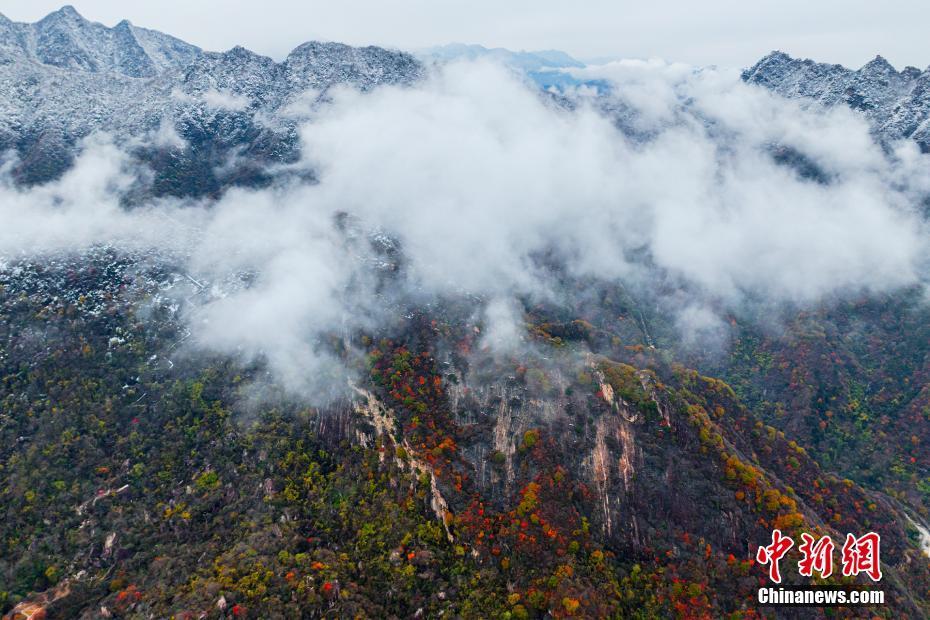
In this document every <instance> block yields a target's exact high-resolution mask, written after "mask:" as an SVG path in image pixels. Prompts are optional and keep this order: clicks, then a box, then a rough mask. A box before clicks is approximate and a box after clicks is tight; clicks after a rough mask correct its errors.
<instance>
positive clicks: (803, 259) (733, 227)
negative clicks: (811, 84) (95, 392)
mask: <svg viewBox="0 0 930 620" xmlns="http://www.w3.org/2000/svg"><path fill="white" fill-rule="evenodd" d="M578 77H580V78H590V79H599V80H608V81H609V82H610V83H611V84H612V91H611V93H609V94H607V95H597V94H595V93H589V92H586V91H585V89H584V87H581V88H579V89H578V90H577V91H576V92H572V93H568V94H567V95H558V96H552V97H550V96H548V95H544V94H540V93H539V92H538V91H536V90H534V89H533V88H532V87H530V86H528V85H526V84H525V83H524V82H523V81H522V80H521V79H519V78H518V77H516V76H514V75H513V74H511V73H510V72H508V71H507V70H505V69H503V68H501V67H498V66H494V65H490V64H483V63H464V64H453V65H449V66H446V67H444V68H442V69H440V70H437V71H436V72H435V73H434V74H432V75H431V76H430V77H429V78H428V79H426V80H425V81H424V82H423V83H421V84H419V85H418V86H416V87H413V88H403V87H383V88H380V89H376V90H375V91H373V92H370V93H367V94H362V93H359V92H356V91H352V90H349V89H346V90H341V91H335V92H332V93H331V95H332V102H331V103H328V104H327V105H325V106H323V107H322V108H320V109H318V110H317V111H316V112H314V114H313V116H312V117H311V118H310V120H308V121H307V122H306V123H305V124H304V125H303V127H302V130H301V136H302V143H303V159H302V161H301V162H300V163H299V164H298V166H301V167H306V168H308V169H312V170H314V171H315V176H316V178H318V179H319V183H316V184H307V183H303V184H300V183H295V182H293V181H290V182H288V183H286V184H280V185H276V186H274V187H271V188H269V189H263V190H243V189H235V190H231V191H229V192H227V193H226V194H225V195H224V196H223V197H222V198H220V199H219V200H217V201H213V202H210V203H206V202H204V203H198V204H193V205H192V204H180V203H178V202H176V201H167V200H160V201H157V202H155V203H152V204H148V205H145V206H142V207H135V208H133V209H131V210H127V209H125V208H123V207H122V206H121V197H122V196H123V195H125V193H126V192H128V191H131V189H132V188H133V187H134V186H138V185H139V184H140V183H142V184H144V183H145V173H144V171H140V170H138V169H136V168H135V167H134V165H133V164H132V163H131V162H132V160H131V158H129V157H128V156H127V155H126V154H125V153H124V151H123V150H121V148H119V147H117V146H115V145H114V143H113V142H112V141H111V140H108V139H106V138H105V137H94V138H91V139H89V140H88V141H87V142H86V143H85V145H84V152H83V154H82V155H81V156H80V158H79V159H78V161H77V164H76V166H75V167H74V168H73V169H72V170H70V171H69V172H68V173H67V174H65V176H64V177H63V178H62V179H60V180H59V181H56V182H53V183H50V184H48V185H45V186H42V187H37V188H33V189H29V190H25V189H21V188H17V187H15V186H14V185H13V184H12V182H11V181H9V177H8V175H6V177H7V180H6V181H5V182H4V183H3V186H2V188H0V222H2V223H3V224H2V226H0V255H7V256H35V255H39V254H43V253H46V252H52V251H60V250H78V249H80V248H81V247H86V246H88V245H93V244H100V243H107V244H112V245H116V246H120V245H124V246H129V247H134V248H158V249H163V250H166V251H169V252H171V253H173V254H175V255H176V256H177V257H180V258H181V260H183V261H184V263H185V264H186V266H187V268H188V269H189V270H190V273H191V274H192V275H194V276H195V277H198V278H204V279H208V280H214V281H219V280H223V279H224V278H228V277H229V276H230V274H235V273H240V272H243V273H249V274H253V275H254V278H253V279H252V280H251V284H250V285H249V286H244V287H241V288H238V289H236V290H232V291H228V292H227V294H225V295H219V296H216V297H214V298H212V299H211V300H209V301H207V302H205V304H204V305H203V306H201V307H199V308H197V311H196V312H194V313H191V321H192V331H193V333H194V336H195V338H196V339H197V341H198V342H200V343H201V344H202V345H204V346H206V347H209V348H211V349H215V350H220V351H224V352H235V353H239V354H242V355H245V356H252V355H257V354H262V355H265V356H266V357H267V359H268V361H269V363H270V364H271V366H272V368H273V369H274V370H276V371H277V372H278V375H279V377H280V378H281V379H282V380H283V381H284V382H285V383H286V384H288V385H290V386H292V387H300V386H301V385H302V384H303V383H304V382H306V380H307V377H308V375H311V374H314V373H319V372H329V371H331V367H329V365H328V363H327V362H328V360H327V359H326V357H325V354H322V353H320V352H319V351H318V350H316V349H315V347H314V346H312V343H314V342H315V341H316V340H317V339H318V338H320V337H321V335H322V334H325V333H330V332H333V331H342V330H352V329H355V328H358V327H361V326H373V325H378V324H379V323H380V322H381V321H384V320H386V319H388V318H391V316H392V312H393V310H392V309H391V303H392V300H396V299H401V298H403V299H407V300H417V301H421V302H429V301H432V300H435V299H436V298H439V297H441V296H448V295H459V294H470V295H478V296H480V297H482V298H484V299H488V300H493V303H492V304H491V306H490V309H489V312H488V316H489V324H491V325H492V327H493V330H494V333H493V338H492V340H494V342H496V343H498V344H497V345H495V346H500V343H506V342H511V341H514V340H515V339H518V338H517V337H518V334H517V333H515V332H514V331H513V329H512V328H511V327H508V325H507V321H508V320H512V319H514V318H516V315H517V314H518V313H516V312H515V311H514V304H513V301H512V300H514V299H516V298H517V297H521V298H526V297H538V298H547V297H552V296H555V297H557V296H558V295H559V291H558V288H557V287H556V286H555V284H554V282H555V279H554V278H553V277H552V273H551V268H552V267H551V266H552V265H553V264H556V265H558V266H559V268H560V269H562V270H564V271H566V272H567V273H569V274H570V275H573V276H578V277H584V276H591V277H594V278H597V279H600V280H606V281H623V282H625V283H627V284H631V285H635V286H647V287H648V286H649V283H650V282H653V281H658V280H662V281H664V282H669V281H672V282H676V283H678V285H679V286H680V288H681V290H684V291H686V294H685V295H684V297H683V299H682V311H681V312H680V316H679V317H678V324H679V325H680V326H681V327H682V330H683V331H688V330H690V329H692V328H693V329H698V328H700V329H702V330H704V331H715V330H718V329H719V327H720V325H718V322H716V321H715V315H714V314H713V313H712V312H711V311H710V310H708V308H710V307H714V308H728V309H732V308H737V307H739V306H740V305H741V304H742V303H743V302H744V300H745V299H746V298H747V297H749V298H753V299H762V300H764V301H766V302H767V303H774V304H778V303H784V302H789V303H796V304H811V303H816V302H818V301H819V300H821V299H823V298H824V297H826V296H833V295H843V294H860V293H863V292H866V293H868V292H883V291H888V290H893V289H895V288H898V287H904V286H910V285H915V284H921V283H923V281H924V279H925V278H926V276H927V271H926V267H925V263H926V257H927V246H926V242H925V241H924V239H925V238H926V234H925V224H924V221H923V218H922V216H921V215H920V213H919V212H918V210H917V204H918V199H920V198H921V197H922V196H924V195H925V194H926V192H927V191H928V188H930V187H928V186H930V183H928V179H930V166H928V161H927V157H926V156H922V155H920V154H919V153H918V152H917V149H916V147H915V146H914V145H912V144H900V145H898V146H897V147H896V150H895V151H894V152H893V153H891V154H888V153H885V152H883V150H882V149H881V148H880V147H878V146H877V145H875V144H874V143H873V141H872V139H871V138H870V136H869V133H868V127H867V126H866V124H865V122H864V121H863V120H862V119H861V118H860V117H858V116H856V115H855V114H854V113H853V112H851V111H848V110H841V109H834V110H831V111H811V110H803V109H802V108H801V107H800V106H799V105H798V104H796V103H794V102H791V101H786V100H784V99H780V98H778V97H776V96H774V95H772V94H770V93H768V92H766V91H764V90H762V89H759V88H756V87H752V86H747V85H745V84H743V83H741V82H740V80H739V77H738V75H737V74H736V73H729V72H720V71H716V70H694V69H693V68H690V67H685V66H679V65H669V64H665V63H658V62H640V61H636V62H618V63H612V64H609V65H605V66H601V67H593V68H588V69H584V70H580V71H579V72H578ZM168 130H170V127H169V128H167V129H165V128H162V130H161V131H159V135H162V134H166V135H167V134H169V133H171V132H170V131H168ZM156 138H157V136H156ZM176 138H177V136H176V135H175V134H172V142H176ZM153 139H155V138H153ZM374 232H380V233H383V234H384V235H385V237H384V238H385V239H386V238H390V240H391V241H390V242H387V241H385V243H386V244H387V245H385V243H383V244H382V245H381V246H378V244H375V246H374V247H375V249H373V246H372V245H371V243H369V238H368V237H367V236H366V235H368V234H369V233H374ZM391 243H394V244H396V246H397V247H398V248H399V252H398V254H397V255H394V254H392V253H391V251H390V247H389V246H390V244H391ZM378 247H380V250H378ZM379 261H381V262H384V261H387V262H392V261H393V262H398V263H399V264H400V265H401V267H400V270H399V271H395V273H394V276H393V279H392V280H391V281H390V284H389V285H387V286H384V280H383V277H382V276H383V273H384V271H385V270H384V269H381V270H379V268H378V263H379ZM379 274H380V275H379ZM685 335H686V336H688V334H685ZM686 340H687V338H686Z"/></svg>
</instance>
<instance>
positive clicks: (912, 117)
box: [743, 52, 930, 152]
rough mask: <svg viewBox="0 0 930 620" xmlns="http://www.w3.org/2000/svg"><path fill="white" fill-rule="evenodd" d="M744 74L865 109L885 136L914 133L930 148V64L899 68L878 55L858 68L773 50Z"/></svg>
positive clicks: (828, 102) (783, 89)
mask: <svg viewBox="0 0 930 620" xmlns="http://www.w3.org/2000/svg"><path fill="white" fill-rule="evenodd" d="M743 79H744V80H745V81H746V82H749V83H751V84H759V85H760V86H764V87H766V88H769V89H771V90H773V91H775V92H777V93H779V94H781V95H784V96H785V97H791V98H800V99H810V100H811V101H812V102H816V103H818V104H820V105H824V106H828V107H829V106H835V105H847V106H849V107H850V108H852V109H854V110H857V111H859V112H861V113H862V114H863V115H864V116H865V117H866V118H867V119H868V120H869V122H870V123H871V124H872V126H873V127H874V129H875V132H876V135H878V136H879V137H881V138H882V139H884V140H888V141H890V140H898V139H902V138H910V139H913V140H915V141H916V142H917V143H918V144H919V145H920V147H921V149H923V150H924V151H925V152H926V151H928V150H930V69H924V70H920V69H917V68H916V67H905V68H904V69H902V70H901V71H898V70H896V69H895V68H894V67H892V66H891V64H889V62H888V61H887V60H885V59H884V58H882V57H881V56H876V57H875V59H874V60H872V61H870V62H868V63H867V64H865V65H864V66H863V67H862V68H860V69H858V70H853V69H847V68H846V67H843V66H841V65H830V64H826V63H818V62H814V61H813V60H809V59H805V60H801V59H798V58H792V57H791V56H789V55H788V54H785V53H783V52H772V53H771V54H769V55H768V56H766V57H765V58H763V59H761V60H760V61H759V62H757V63H756V64H755V65H753V66H752V67H750V68H749V69H746V70H745V71H744V72H743Z"/></svg>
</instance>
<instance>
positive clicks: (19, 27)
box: [0, 6, 423, 182]
mask: <svg viewBox="0 0 930 620" xmlns="http://www.w3.org/2000/svg"><path fill="white" fill-rule="evenodd" d="M422 72H423V68H422V65H421V64H420V62H419V61H417V60H416V59H415V58H414V57H413V56H411V55H409V54H406V53H403V52H398V51H391V50H386V49H382V48H378V47H365V48H354V47H350V46H347V45H342V44H339V43H320V42H310V43H305V44H303V45H301V46H299V47H298V48H296V49H295V50H294V51H293V52H291V54H290V55H289V56H288V57H287V58H286V59H285V60H284V61H283V62H280V63H279V62H275V61H274V60H272V59H271V58H267V57H265V56H261V55H259V54H255V53H254V52H251V51H249V50H247V49H245V48H242V47H235V48H233V49H231V50H229V51H227V52H220V53H217V52H205V51H203V50H201V49H199V48H197V47H195V46H193V45H189V44H187V43H185V42H183V41H180V40H179V39H175V38H174V37H170V36H168V35H165V34H162V33H159V32H156V31H153V30H146V29H144V28H137V27H136V26H133V25H132V24H130V23H129V22H128V21H122V22H120V23H119V24H117V25H116V26H114V27H112V28H109V27H107V26H104V25H102V24H98V23H94V22H90V21H88V20H86V19H84V18H83V17H81V16H80V15H79V14H78V13H77V11H75V10H74V8H72V7H70V6H66V7H64V8H62V9H60V10H58V11H55V12H54V13H51V14H50V15H48V16H47V17H45V18H43V19H42V20H40V21H38V22H36V23H34V24H24V23H17V22H13V21H11V20H9V19H7V18H6V17H4V16H2V15H0V92H3V93H4V94H5V96H3V97H0V152H3V151H7V150H13V151H14V152H15V153H16V154H17V156H18V158H19V160H20V162H22V163H21V167H20V169H19V170H18V173H19V175H20V177H21V178H23V179H24V180H25V181H26V182H42V181H44V180H47V179H49V178H54V177H55V176H56V175H57V174H60V172H61V171H62V170H63V169H64V168H65V167H67V165H68V164H69V162H70V155H69V154H68V153H69V151H70V150H71V149H72V147H73V146H74V144H75V143H76V141H77V140H79V139H80V138H82V137H84V136H86V135H88V134H90V133H93V132H94V131H96V130H105V131H107V132H109V133H111V134H114V135H115V136H117V137H118V138H120V139H129V138H144V140H143V141H144V142H146V143H149V144H153V145H156V146H175V147H178V148H180V147H181V146H182V145H183V144H184V143H185V141H186V143H187V144H193V145H195V146H198V145H199V146H201V147H203V146H204V143H207V145H206V146H207V148H201V151H203V152H207V153H210V154H211V156H213V157H215V158H221V156H222V153H218V152H217V148H214V147H216V146H217V145H219V147H218V148H219V149H220V150H227V151H231V150H232V149H235V148H236V147H238V146H241V145H243V144H244V143H245V142H248V141H250V140H253V139H255V137H256V136H259V135H261V136H265V138H264V142H263V144H272V145H273V146H271V147H268V148H269V149H270V150H272V151H275V150H276V152H275V153H271V156H272V157H277V156H281V157H286V156H287V155H286V152H287V151H288V149H287V148H279V147H278V146H276V145H275V143H277V142H280V141H282V140H284V141H286V140H288V139H291V138H293V136H292V133H293V132H292V129H293V127H292V123H291V122H290V121H289V120H288V114H286V113H282V111H284V109H286V108H287V107H288V106H289V104H291V103H294V102H295V101H297V100H300V101H301V102H303V99H302V98H303V97H305V93H306V92H307V91H308V90H309V89H312V90H313V91H314V92H315V95H316V96H317V97H322V96H324V95H325V92H326V90H327V89H328V88H330V87H331V86H333V85H336V84H347V85H349V86H352V87H355V88H357V89H359V90H369V89H371V88H374V87H375V86H377V85H379V84H405V83H410V82H412V81H415V80H417V79H419V78H420V77H421V75H422ZM269 134H273V136H277V137H272V138H269V137H268V136H269ZM145 138H148V139H145ZM178 138H180V139H183V141H182V140H180V139H178ZM213 163H215V162H213Z"/></svg>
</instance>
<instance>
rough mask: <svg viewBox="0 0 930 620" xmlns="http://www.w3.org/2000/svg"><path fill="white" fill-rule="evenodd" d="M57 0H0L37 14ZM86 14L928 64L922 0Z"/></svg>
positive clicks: (721, 56) (265, 30)
mask: <svg viewBox="0 0 930 620" xmlns="http://www.w3.org/2000/svg"><path fill="white" fill-rule="evenodd" d="M61 4H62V2H61V0H57V1H56V0H2V1H0V12H2V13H3V14H4V15H6V16H7V17H9V18H11V19H13V20H16V21H35V20H37V19H40V18H41V17H43V16H44V15H45V14H47V13H49V12H51V11H53V10H56V9H57V8H59V7H60V6H61ZM71 4H72V5H73V6H74V7H75V8H76V9H77V10H78V11H79V12H80V13H81V14H82V15H84V17H86V18H88V19H91V20H93V21H99V22H102V23H104V24H106V25H109V26H112V25H114V24H116V23H117V22H119V21H120V20H122V19H129V20H130V21H131V22H132V23H133V24H135V25H137V26H144V27H147V28H153V29H156V30H161V31H163V32H166V33H169V34H172V35H174V36H177V37H179V38H181V39H184V40H186V41H188V42H190V43H194V44H196V45H199V46H200V47H203V48H205V49H208V50H214V51H223V50H226V49H229V48H231V47H233V46H234V45H243V46H245V47H247V48H249V49H251V50H253V51H256V52H259V53H262V54H266V55H268V56H271V57H273V58H276V59H281V58H283V57H284V56H286V55H287V53H288V52H289V51H290V50H291V49H293V48H294V47H296V46H297V45H299V44H300V43H303V42H305V41H308V40H314V39H315V40H326V41H341V42H344V43H349V44H352V45H369V44H372V45H382V46H387V47H394V48H401V49H408V50H413V49H419V48H423V47H429V46H433V45H441V44H445V43H452V42H457V43H479V44H482V45H485V46H488V47H507V48H510V49H514V50H520V49H526V50H536V49H561V50H563V51H566V52H568V53H570V54H572V55H574V56H576V57H578V58H581V59H583V60H593V59H601V58H663V59H666V60H669V61H677V62H685V63H689V64H693V65H718V66H721V67H745V66H749V65H752V64H753V63H754V62H755V61H756V60H758V59H759V58H760V57H762V56H764V55H765V54H767V53H768V52H770V51H772V50H774V49H780V50H782V51H785V52H788V53H789V54H791V55H793V56H802V57H809V58H814V59H816V60H818V61H822V62H835V63H841V64H844V65H847V66H850V67H859V66H861V65H863V64H865V63H866V62H868V61H869V60H870V59H872V58H874V57H875V55H876V54H881V55H882V56H884V57H885V58H887V59H888V60H889V61H890V62H891V63H892V64H894V65H895V66H896V67H898V68H902V67H904V66H906V65H914V66H917V67H920V68H924V67H926V66H927V65H928V64H930V45H928V44H927V37H926V24H927V23H930V3H928V2H926V1H925V0H887V1H886V2H874V1H870V2H862V1H859V0H852V1H851V0H816V1H812V0H777V1H773V0H756V1H754V2H746V1H745V0H741V1H736V0H702V1H700V2H694V1H693V0H676V1H674V2H671V1H668V0H651V1H643V0H635V1H629V0H587V1H580V2H574V3H570V2H564V1H563V0H559V1H551V0H531V1H530V0H508V1H506V2H501V1H500V0H468V1H464V0H444V1H442V2H437V1H436V0H338V1H336V2H333V1H332V0H328V1H325V2H321V1H319V0H310V1H307V0H303V1H297V0H263V1H262V2H257V1H255V0H249V1H244V0H196V1H192V0H160V1H159V2H152V1H151V0H72V1H71Z"/></svg>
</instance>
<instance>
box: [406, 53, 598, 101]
mask: <svg viewBox="0 0 930 620" xmlns="http://www.w3.org/2000/svg"><path fill="white" fill-rule="evenodd" d="M415 55H416V56H417V57H418V58H420V60H422V61H424V62H427V63H428V62H440V63H442V62H450V61H453V60H478V59H488V60H492V61H494V62H499V63H500V64H502V65H504V66H507V67H510V68H511V69H515V70H517V71H520V72H521V73H524V74H525V75H526V76H527V77H529V78H530V79H531V80H533V81H534V82H536V84H538V85H539V86H540V87H541V88H556V89H559V90H562V89H565V88H570V87H574V86H580V85H582V84H586V85H591V86H595V87H598V88H599V89H600V88H601V87H602V86H603V85H602V84H601V83H600V81H585V80H579V79H578V78H576V77H574V76H573V75H572V74H571V73H570V72H569V71H568V70H570V69H582V68H584V67H585V66H586V65H585V63H583V62H581V61H580V60H578V59H576V58H573V57H572V56H570V55H568V54H566V53H565V52H562V51H560V50H542V51H535V52H527V51H522V50H521V51H519V52H515V51H513V50H508V49H505V48H503V47H495V48H487V47H484V46H483V45H475V44H465V43H450V44H449V45H440V46H437V47H430V48H427V49H424V50H420V51H419V52H416V53H415Z"/></svg>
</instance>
